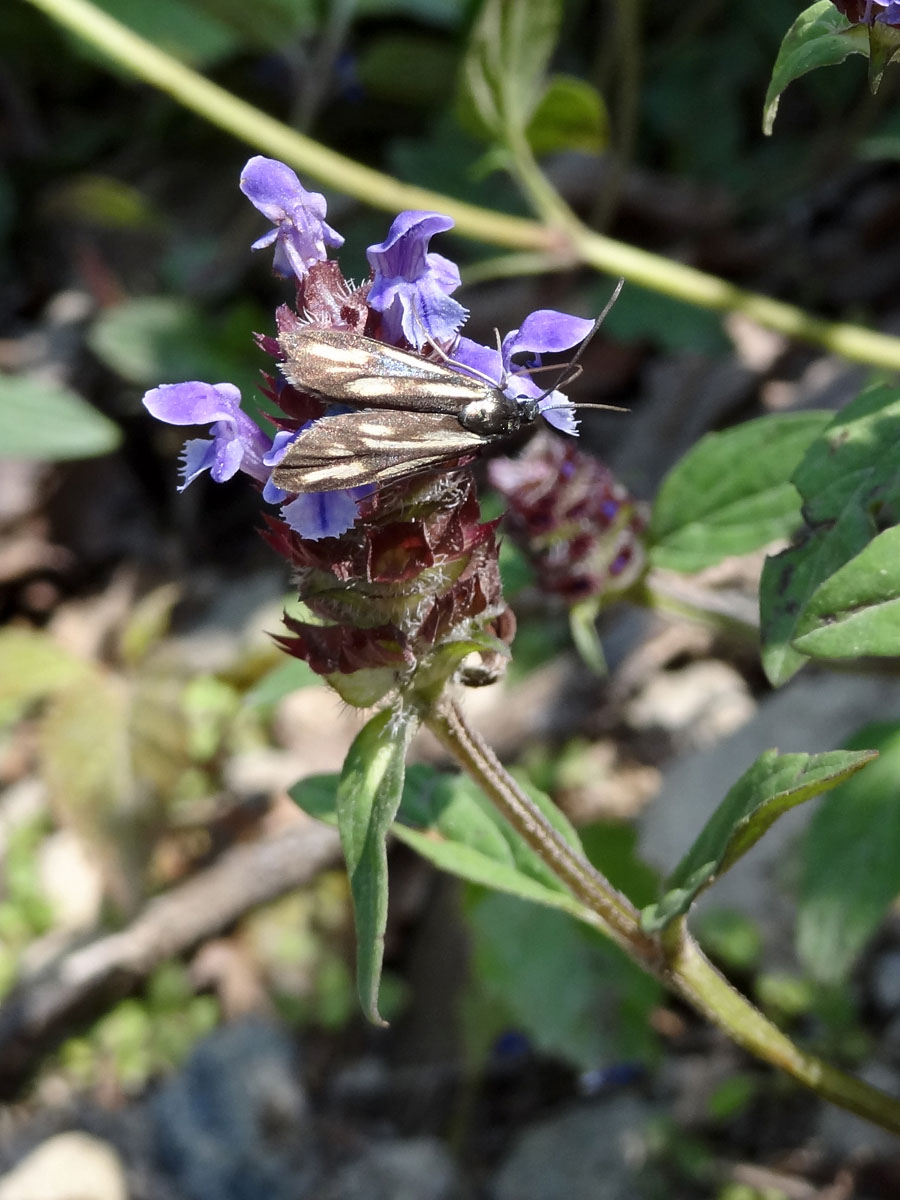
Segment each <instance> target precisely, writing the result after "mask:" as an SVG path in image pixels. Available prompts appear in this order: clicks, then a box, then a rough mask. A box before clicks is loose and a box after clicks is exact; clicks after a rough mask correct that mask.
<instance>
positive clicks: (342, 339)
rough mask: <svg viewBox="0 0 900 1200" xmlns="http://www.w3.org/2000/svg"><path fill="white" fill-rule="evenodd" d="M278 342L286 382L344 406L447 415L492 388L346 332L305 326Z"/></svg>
mask: <svg viewBox="0 0 900 1200" xmlns="http://www.w3.org/2000/svg"><path fill="white" fill-rule="evenodd" d="M278 344H279V345H280V346H281V349H282V350H283V351H284V354H285V361H284V362H283V363H282V364H281V370H282V373H283V374H284V376H285V378H286V379H287V380H288V382H289V383H292V384H293V385H294V387H297V388H299V389H300V390H301V391H308V392H315V393H316V395H319V396H324V397H325V398H326V399H328V400H335V401H341V402H342V403H344V404H355V405H359V406H360V407H363V408H405V409H408V410H410V411H411V412H433V413H448V414H451V413H458V412H459V410H460V408H462V406H463V405H464V404H468V403H469V402H471V401H472V400H479V399H483V398H484V396H485V393H486V392H487V393H489V392H490V388H489V387H488V385H487V384H486V383H485V382H482V381H479V380H477V379H474V378H473V377H472V376H470V375H464V374H461V373H460V372H459V371H454V370H453V369H452V368H451V367H448V366H445V365H444V363H437V362H432V361H431V360H430V359H427V358H422V357H421V355H418V354H412V353H410V352H409V351H408V350H400V349H399V348H398V347H396V346H388V345H387V344H386V343H384V342H378V341H375V339H374V338H367V337H363V336H362V334H358V333H349V332H347V331H345V330H340V329H317V328H316V327H315V326H312V325H309V326H304V327H303V328H301V329H295V330H293V331H292V332H290V333H283V334H282V335H281V337H280V338H279V339H278Z"/></svg>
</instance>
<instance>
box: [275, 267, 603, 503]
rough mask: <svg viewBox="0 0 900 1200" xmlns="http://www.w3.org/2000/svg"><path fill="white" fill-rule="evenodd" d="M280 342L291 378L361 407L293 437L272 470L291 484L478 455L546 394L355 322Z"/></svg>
mask: <svg viewBox="0 0 900 1200" xmlns="http://www.w3.org/2000/svg"><path fill="white" fill-rule="evenodd" d="M620 286H621V285H620ZM616 295H618V289H617V290H616V293H615V294H614V296H613V299H615V296H616ZM608 310H609V305H607V306H606V308H605V309H604V311H603V313H602V314H601V316H600V317H599V318H598V320H597V322H595V325H594V329H593V330H592V331H591V333H590V334H589V335H588V338H586V339H585V341H584V342H582V344H581V347H580V349H579V352H578V353H579V354H580V353H581V350H583V349H584V346H585V345H586V344H587V342H588V341H589V340H590V338H591V337H592V336H593V334H594V332H596V330H597V328H598V327H599V324H600V321H602V320H603V317H604V316H605V315H606V312H607V311H608ZM278 342H279V345H280V346H281V349H282V351H283V353H284V356H285V361H284V362H283V363H282V364H281V370H282V372H283V373H284V375H285V377H286V379H287V380H288V382H289V383H292V384H293V385H294V386H295V387H297V388H298V389H299V390H300V391H304V392H312V393H313V394H315V395H317V396H321V397H322V398H323V399H324V400H327V401H329V402H331V403H335V404H348V405H352V406H354V411H353V412H347V413H340V414H336V415H334V416H325V417H321V418H320V419H319V420H317V421H316V422H315V423H314V424H313V425H311V426H310V427H309V428H308V429H305V430H304V431H303V433H301V434H300V436H299V437H298V438H297V439H296V441H294V442H293V443H291V445H290V446H289V448H288V450H287V453H286V454H285V456H284V458H283V459H282V460H281V462H280V463H279V464H278V466H277V467H275V469H274V470H273V472H272V482H273V483H274V484H275V485H276V486H277V487H280V488H283V489H284V490H285V491H287V492H298V493H300V492H330V491H336V490H337V489H340V488H349V487H356V486H358V485H360V484H376V485H381V484H385V483H391V482H393V481H394V480H397V479H402V478H404V477H405V476H409V475H416V474H419V473H420V472H422V471H428V470H432V469H434V468H436V467H439V466H441V464H442V463H445V462H450V461H452V460H453V459H456V458H463V457H465V456H467V455H472V454H477V453H479V452H480V451H481V450H483V449H484V448H485V447H486V446H490V445H492V444H493V443H494V442H497V441H500V440H501V439H503V438H506V437H510V436H511V435H512V434H514V433H518V431H519V430H520V429H521V428H523V427H524V426H526V425H529V424H531V423H533V422H534V421H535V420H536V419H537V417H538V414H539V406H540V401H541V400H543V399H544V396H539V397H535V398H525V399H513V398H512V397H510V396H507V395H506V394H505V393H504V392H503V390H502V386H501V385H500V384H498V383H495V382H493V381H492V380H490V379H488V378H487V377H486V376H484V377H480V376H476V375H469V374H463V373H462V372H460V371H455V370H453V368H452V367H449V366H447V365H446V363H444V362H436V361H434V360H433V359H427V358H423V357H421V356H420V355H418V354H415V353H413V352H412V351H409V350H401V349H399V348H398V347H396V346H389V345H387V344H385V343H384V342H379V341H376V340H375V339H374V338H368V337H364V336H363V335H362V334H359V333H351V332H349V331H347V330H339V329H323V328H317V327H316V326H313V325H305V326H301V327H300V328H299V329H295V330H292V331H291V332H289V333H283V334H282V335H281V336H280V338H279V339H278ZM576 358H577V355H576ZM575 361H576V360H575V359H573V360H572V363H570V364H568V366H567V367H566V368H564V369H563V373H565V372H566V371H569V370H571V368H572V367H573V366H574V363H575ZM579 369H580V368H579ZM557 382H558V381H557ZM551 391H553V388H549V389H548V391H547V392H546V393H544V395H549V393H550V392H551ZM586 407H604V406H602V405H600V406H586Z"/></svg>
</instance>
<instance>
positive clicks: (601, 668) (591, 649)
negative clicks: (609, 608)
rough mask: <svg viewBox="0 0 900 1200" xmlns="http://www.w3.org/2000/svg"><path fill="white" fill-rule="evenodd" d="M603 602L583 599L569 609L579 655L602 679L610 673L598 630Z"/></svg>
mask: <svg viewBox="0 0 900 1200" xmlns="http://www.w3.org/2000/svg"><path fill="white" fill-rule="evenodd" d="M600 607H601V602H600V600H599V599H597V598H592V599H590V600H582V601H581V602H580V603H578V604H573V605H572V607H571V608H570V609H569V632H570V633H571V635H572V641H573V642H574V644H575V649H576V650H577V651H578V656H579V658H580V659H581V661H582V662H583V663H584V665H585V666H586V667H587V668H588V669H589V670H591V671H593V672H594V674H595V675H599V676H600V678H601V679H606V677H607V676H608V675H609V668H608V667H607V665H606V655H605V654H604V653H603V643H602V642H601V640H600V634H599V633H598V632H597V617H598V616H599V615H600Z"/></svg>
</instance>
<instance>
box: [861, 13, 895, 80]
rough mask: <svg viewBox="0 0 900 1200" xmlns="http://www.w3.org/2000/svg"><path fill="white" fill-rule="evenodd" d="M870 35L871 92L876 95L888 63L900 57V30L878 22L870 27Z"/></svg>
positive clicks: (868, 31)
mask: <svg viewBox="0 0 900 1200" xmlns="http://www.w3.org/2000/svg"><path fill="white" fill-rule="evenodd" d="M867 33H868V35H869V91H870V92H871V93H872V95H873V96H874V94H875V93H876V92H877V91H878V89H879V88H880V87H881V77H882V75H884V69H885V67H886V66H887V65H888V63H892V62H894V61H895V60H896V59H897V58H898V57H900V29H895V28H894V27H893V26H892V25H885V24H884V23H883V22H882V21H876V22H874V24H872V25H870V26H869V27H868V30H867Z"/></svg>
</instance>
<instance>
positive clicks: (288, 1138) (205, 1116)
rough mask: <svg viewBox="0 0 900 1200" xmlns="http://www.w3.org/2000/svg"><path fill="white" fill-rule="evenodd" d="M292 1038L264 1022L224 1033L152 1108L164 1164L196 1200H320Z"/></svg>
mask: <svg viewBox="0 0 900 1200" xmlns="http://www.w3.org/2000/svg"><path fill="white" fill-rule="evenodd" d="M294 1058H295V1050H294V1047H293V1045H292V1043H291V1042H290V1040H289V1039H288V1038H287V1037H285V1035H284V1034H282V1033H281V1032H279V1031H278V1030H277V1029H275V1028H274V1027H272V1026H270V1025H268V1024H266V1023H265V1022H263V1021H259V1020H248V1021H242V1022H240V1023H238V1024H235V1025H231V1026H227V1027H225V1028H224V1029H219V1030H217V1031H216V1032H215V1033H214V1034H212V1035H211V1036H210V1037H208V1038H206V1039H205V1040H204V1041H203V1042H201V1043H200V1044H199V1046H197V1048H196V1049H195V1050H194V1052H193V1053H192V1054H191V1056H190V1058H189V1059H188V1061H187V1063H186V1065H185V1067H184V1068H183V1070H182V1071H181V1072H180V1073H179V1074H178V1075H176V1076H175V1077H174V1078H173V1079H172V1080H170V1081H169V1082H168V1083H167V1084H166V1085H165V1086H164V1087H163V1088H162V1089H161V1090H160V1091H159V1093H158V1094H157V1095H156V1096H155V1097H154V1099H153V1101H152V1102H151V1104H150V1112H151V1118H152V1120H153V1122H154V1124H155V1134H156V1145H157V1154H158V1159H159V1165H160V1166H161V1168H162V1169H163V1170H165V1171H166V1172H167V1173H168V1174H169V1175H170V1176H171V1177H172V1178H173V1180H174V1182H175V1183H176V1184H177V1186H178V1187H179V1188H180V1189H181V1191H182V1192H183V1193H184V1195H185V1197H187V1198H189V1200H212V1198H213V1197H214V1198H215V1200H260V1198H261V1197H265V1200H300V1198H301V1197H305V1196H310V1197H311V1196H312V1195H313V1194H314V1193H313V1192H312V1191H311V1190H310V1189H311V1188H312V1187H313V1184H314V1181H315V1179H316V1178H317V1175H318V1170H317V1156H316V1155H315V1154H314V1152H313V1149H312V1131H311V1126H310V1121H309V1112H308V1104H307V1099H306V1095H305V1093H304V1091H303V1089H302V1087H301V1085H300V1083H299V1080H298V1076H297V1072H296V1070H295V1069H294V1068H293V1066H292V1064H293V1060H294Z"/></svg>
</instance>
